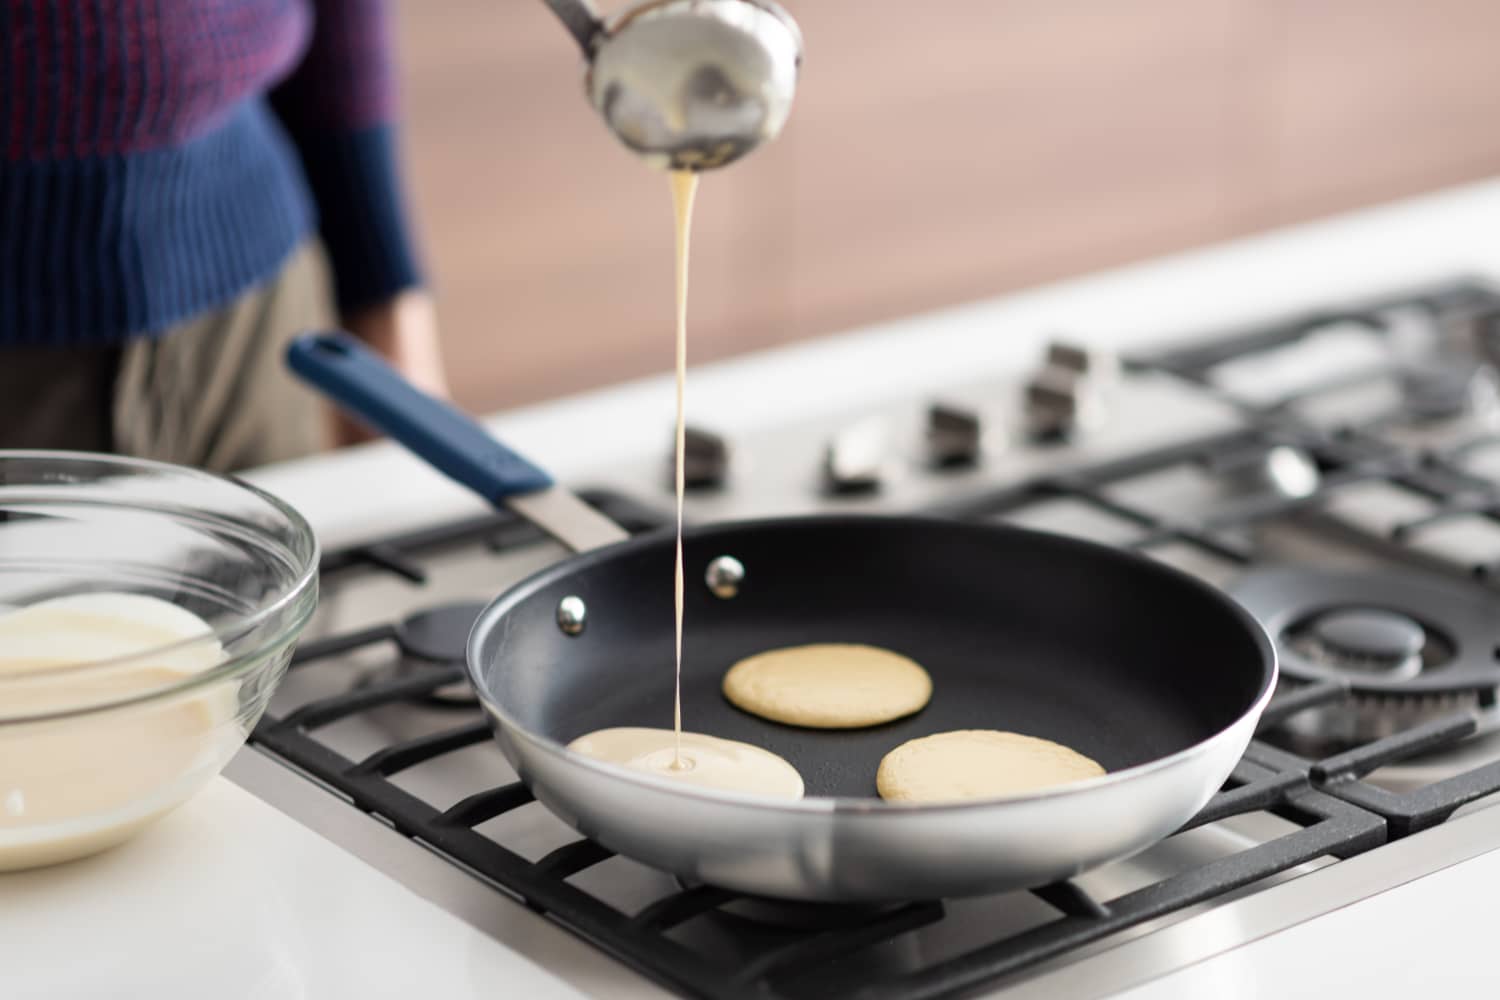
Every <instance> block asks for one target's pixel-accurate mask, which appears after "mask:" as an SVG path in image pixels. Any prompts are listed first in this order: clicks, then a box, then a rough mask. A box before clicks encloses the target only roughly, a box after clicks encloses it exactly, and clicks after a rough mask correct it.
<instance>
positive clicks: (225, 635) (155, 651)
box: [0, 448, 322, 725]
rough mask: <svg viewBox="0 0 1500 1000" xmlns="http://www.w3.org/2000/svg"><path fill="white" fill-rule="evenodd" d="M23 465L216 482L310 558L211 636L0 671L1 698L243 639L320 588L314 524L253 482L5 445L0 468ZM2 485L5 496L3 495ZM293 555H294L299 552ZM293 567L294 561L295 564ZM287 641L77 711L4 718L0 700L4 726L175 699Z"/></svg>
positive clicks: (130, 459)
mask: <svg viewBox="0 0 1500 1000" xmlns="http://www.w3.org/2000/svg"><path fill="white" fill-rule="evenodd" d="M22 459H24V460H26V461H31V462H38V461H40V462H53V463H56V464H58V465H71V464H76V463H96V464H106V465H114V466H117V467H120V468H122V469H124V470H126V471H138V472H157V473H168V474H171V475H176V476H186V477H188V478H195V479H199V480H203V481H211V482H216V483H219V484H224V485H228V486H231V487H233V488H234V489H236V490H238V491H239V492H241V493H243V494H247V495H249V496H251V497H254V498H255V499H257V500H259V501H261V502H262V503H264V504H266V505H268V506H269V507H270V508H271V509H272V510H273V511H274V512H275V513H276V514H278V515H280V516H281V517H283V518H285V519H286V521H287V523H288V525H289V527H290V528H291V529H292V531H293V533H294V535H295V536H297V537H300V538H304V539H306V540H307V542H308V551H307V557H306V559H305V560H304V563H303V565H301V566H300V567H298V568H297V571H296V574H295V576H294V578H293V579H292V581H291V582H290V583H289V584H288V585H287V586H285V587H284V588H282V589H281V590H280V591H279V592H278V593H277V594H276V596H275V597H274V598H273V599H272V600H270V601H267V602H265V603H263V604H261V605H260V606H259V607H257V608H256V609H255V610H254V611H251V612H249V613H246V614H243V615H237V616H234V617H232V618H229V619H227V620H226V621H224V622H221V623H220V624H217V625H214V626H210V628H209V631H208V632H205V633H200V634H197V635H193V636H189V637H187V638H184V639H179V640H177V641H175V642H170V643H166V644H164V645H160V646H151V647H148V648H146V649H142V650H139V651H137V652H134V653H128V654H125V655H123V656H116V657H110V658H108V659H103V660H87V661H83V662H80V663H76V664H69V665H66V666H56V667H42V668H39V669H35V670H22V671H17V672H13V673H6V674H0V694H3V693H4V691H5V689H6V686H7V685H12V684H18V683H19V682H27V681H34V680H36V679H37V678H40V677H46V678H48V679H53V678H77V677H82V676H89V675H91V674H93V673H95V672H99V673H103V672H107V671H109V670H112V669H117V668H119V667H121V666H124V665H128V664H130V663H133V662H136V661H139V660H142V659H145V658H148V657H155V656H160V655H161V654H163V653H171V652H176V651H179V650H182V649H187V648H189V647H191V646H195V645H197V644H199V643H202V642H203V641H204V640H205V639H207V638H210V637H212V638H215V639H219V640H226V639H229V638H238V637H240V636H244V635H247V634H249V633H251V632H253V631H254V630H255V629H256V628H258V627H260V626H261V625H262V624H264V623H265V621H267V620H268V619H270V618H273V617H275V616H276V615H278V614H279V613H281V612H283V611H285V610H286V609H287V608H288V607H290V606H292V605H293V604H295V603H296V602H297V601H298V600H300V599H301V598H303V596H304V595H306V594H307V593H308V591H309V590H310V589H315V588H316V584H317V579H318V566H319V563H320V561H321V558H322V548H321V546H320V544H319V542H318V536H317V534H316V533H315V532H314V531H313V528H312V525H311V524H309V523H308V521H307V519H306V518H305V517H303V516H302V514H301V512H300V511H298V510H297V509H296V508H295V507H293V506H292V505H291V504H289V503H287V502H286V501H285V500H282V499H281V498H280V497H278V496H276V495H275V494H274V493H271V492H269V491H267V490H265V489H262V488H261V487H259V486H256V485H255V484H253V483H250V482H247V481H246V480H244V479H241V478H240V477H238V476H235V475H232V474H227V473H218V472H209V471H207V470H204V469H197V468H194V467H192V466H188V465H177V464H174V463H172V462H161V461H157V460H155V459H149V458H136V457H134V456H128V455H112V454H109V453H107V452H89V451H60V450H54V449H24V448H0V467H3V466H4V465H5V464H6V463H8V462H12V461H19V460H22ZM4 488H5V487H4V485H3V484H0V491H3V490H4ZM183 509H185V510H200V511H203V512H205V513H210V514H211V513H212V510H211V509H210V508H206V507H193V506H192V505H183ZM289 554H290V555H292V556H295V555H296V553H295V551H290V550H289ZM294 565H295V564H294ZM312 612H313V607H312V606H309V607H308V608H307V610H306V611H305V612H304V613H303V614H302V615H300V616H299V617H298V619H297V621H296V622H295V626H294V628H293V629H290V630H288V631H289V632H290V634H291V637H292V638H293V639H295V637H296V635H297V634H298V633H300V632H301V630H302V628H303V627H304V626H305V625H306V623H307V621H308V619H309V618H311V617H312ZM286 641H287V633H285V632H278V634H276V635H273V636H268V637H267V639H266V641H265V642H261V643H257V644H255V645H254V646H253V647H252V648H250V649H247V650H244V651H243V652H240V653H237V654H235V655H234V656H229V657H226V658H225V659H224V660H222V661H221V662H219V663H217V664H215V665H214V666H212V667H210V668H209V669H207V670H201V671H195V672H192V673H186V674H183V675H182V677H181V679H180V680H175V681H171V682H168V683H164V684H160V685H156V686H153V687H149V688H145V689H143V690H140V691H132V692H128V693H125V694H123V695H122V696H120V697H117V698H107V699H103V700H100V701H97V702H90V703H88V704H86V705H81V706H79V707H76V708H59V709H55V710H49V711H43V712H36V713H31V714H22V715H13V714H9V713H7V712H6V711H5V710H4V708H3V702H0V725H6V724H20V723H32V722H46V721H51V720H56V719H61V718H69V717H72V716H77V715H88V714H91V713H95V712H103V711H111V710H114V709H117V708H122V707H126V706H129V705H134V704H139V703H141V702H146V701H153V700H156V699H158V698H165V697H170V696H173V695H176V694H179V693H181V692H183V691H186V690H190V689H192V688H195V687H199V686H202V685H206V684H210V683H213V682H214V681H217V680H220V679H222V678H224V677H227V676H230V675H233V674H235V673H237V672H238V671H239V670H240V668H241V667H243V666H244V665H245V664H246V663H247V662H249V661H252V660H256V659H259V658H261V657H263V656H265V655H266V653H267V652H268V651H269V650H270V649H272V648H273V647H274V646H276V645H277V644H278V643H282V642H286Z"/></svg>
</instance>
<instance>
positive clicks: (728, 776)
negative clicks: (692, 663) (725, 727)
mask: <svg viewBox="0 0 1500 1000" xmlns="http://www.w3.org/2000/svg"><path fill="white" fill-rule="evenodd" d="M568 749H569V750H575V751H577V752H578V753H581V754H583V755H584V756H587V757H593V758H594V759H595V760H602V761H608V762H609V763H611V764H619V765H620V766H622V767H628V768H630V769H631V770H632V771H642V772H644V773H646V774H654V775H656V776H657V777H659V778H670V779H672V780H673V781H680V782H682V783H683V784H685V785H696V786H697V787H700V788H715V789H718V790H719V791H725V792H742V793H744V794H747V795H764V796H767V797H769V798H777V799H800V798H802V776H801V775H799V774H798V773H797V769H796V768H794V767H793V766H792V765H791V764H788V763H787V762H786V761H785V760H782V759H781V758H780V757H778V756H776V755H775V754H774V753H771V752H770V751H769V750H762V749H760V748H759V747H753V746H751V745H750V744H748V743H740V742H738V741H736V740H721V739H719V738H718V737H716V736H705V735H704V734H702V733H684V732H680V731H673V730H668V729H642V728H634V727H622V728H619V729H601V730H599V731H598V732H594V733H589V734H588V735H587V736H580V737H579V738H578V739H576V740H574V741H573V742H572V743H569V744H568ZM663 819H664V821H668V822H669V821H670V817H663Z"/></svg>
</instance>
